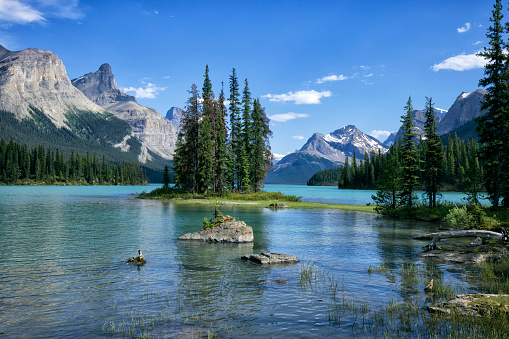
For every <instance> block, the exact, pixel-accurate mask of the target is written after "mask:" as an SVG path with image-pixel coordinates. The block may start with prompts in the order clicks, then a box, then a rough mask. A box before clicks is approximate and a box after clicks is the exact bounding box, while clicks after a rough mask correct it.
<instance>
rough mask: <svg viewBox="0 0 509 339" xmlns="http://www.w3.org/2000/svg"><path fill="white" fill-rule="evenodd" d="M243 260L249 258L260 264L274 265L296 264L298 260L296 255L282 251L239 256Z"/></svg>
mask: <svg viewBox="0 0 509 339" xmlns="http://www.w3.org/2000/svg"><path fill="white" fill-rule="evenodd" d="M241 259H244V260H250V261H252V262H255V263H257V264H261V265H274V264H296V263H298V262H299V259H297V256H295V255H288V254H282V253H263V252H262V253H261V254H251V255H245V256H243V257H241Z"/></svg>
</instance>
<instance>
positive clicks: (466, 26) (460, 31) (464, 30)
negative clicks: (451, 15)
mask: <svg viewBox="0 0 509 339" xmlns="http://www.w3.org/2000/svg"><path fill="white" fill-rule="evenodd" d="M470 26H471V25H470V22H467V23H466V24H465V26H463V27H459V28H457V31H458V33H465V32H466V31H468V30H470Z"/></svg>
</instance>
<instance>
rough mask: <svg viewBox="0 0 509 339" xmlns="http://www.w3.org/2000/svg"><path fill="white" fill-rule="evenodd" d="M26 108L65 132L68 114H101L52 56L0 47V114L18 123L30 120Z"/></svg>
mask: <svg viewBox="0 0 509 339" xmlns="http://www.w3.org/2000/svg"><path fill="white" fill-rule="evenodd" d="M30 106H32V107H35V108H37V109H39V110H41V111H42V112H44V114H45V115H46V116H48V117H49V118H50V119H51V121H52V122H53V123H54V124H55V125H56V126H57V127H67V128H68V127H69V126H68V125H67V118H66V114H68V113H69V112H73V111H74V112H79V111H88V112H93V113H104V112H105V111H104V109H103V108H101V107H99V106H98V105H96V104H94V103H92V102H91V101H90V100H89V99H88V98H87V97H86V96H85V95H83V93H81V92H80V91H79V90H78V89H76V88H75V87H74V86H73V85H72V84H71V81H70V80H69V78H68V77H67V72H66V70H65V67H64V65H63V63H62V60H60V59H59V58H58V57H57V56H56V55H55V54H53V53H52V52H50V51H41V50H38V49H35V48H29V49H26V50H23V51H17V52H13V51H8V50H7V49H5V48H4V47H2V46H0V110H5V111H8V112H11V113H13V114H14V115H15V116H16V118H18V119H20V120H21V119H23V118H26V117H30V116H31V110H30Z"/></svg>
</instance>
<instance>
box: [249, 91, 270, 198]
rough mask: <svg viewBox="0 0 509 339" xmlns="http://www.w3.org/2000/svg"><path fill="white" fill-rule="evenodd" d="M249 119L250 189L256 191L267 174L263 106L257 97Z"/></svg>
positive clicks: (261, 185)
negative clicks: (250, 137) (250, 141)
mask: <svg viewBox="0 0 509 339" xmlns="http://www.w3.org/2000/svg"><path fill="white" fill-rule="evenodd" d="M251 121H252V126H253V127H252V131H251V133H252V138H253V139H252V146H251V159H250V165H251V171H250V174H251V176H250V183H251V188H252V190H253V191H255V192H258V191H259V190H260V188H262V187H263V179H265V177H266V175H267V166H266V164H267V159H266V157H265V155H266V147H265V144H266V138H265V126H264V121H263V108H262V107H261V105H260V100H259V99H255V100H254V102H253V110H252V112H251ZM269 151H270V150H269Z"/></svg>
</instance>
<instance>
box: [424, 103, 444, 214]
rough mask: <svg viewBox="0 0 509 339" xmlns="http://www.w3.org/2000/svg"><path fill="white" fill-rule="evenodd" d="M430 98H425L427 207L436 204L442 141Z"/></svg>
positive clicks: (440, 172) (440, 168) (439, 182)
mask: <svg viewBox="0 0 509 339" xmlns="http://www.w3.org/2000/svg"><path fill="white" fill-rule="evenodd" d="M433 105H434V104H433V101H432V99H431V98H426V108H425V111H426V113H425V115H426V122H425V124H424V132H425V134H424V135H425V146H426V147H425V148H426V150H425V154H424V188H425V194H426V195H427V197H428V207H430V208H431V207H435V206H436V204H437V193H438V190H439V188H440V185H441V178H442V141H441V140H440V137H439V136H438V133H437V126H436V118H435V108H434V107H433Z"/></svg>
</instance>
